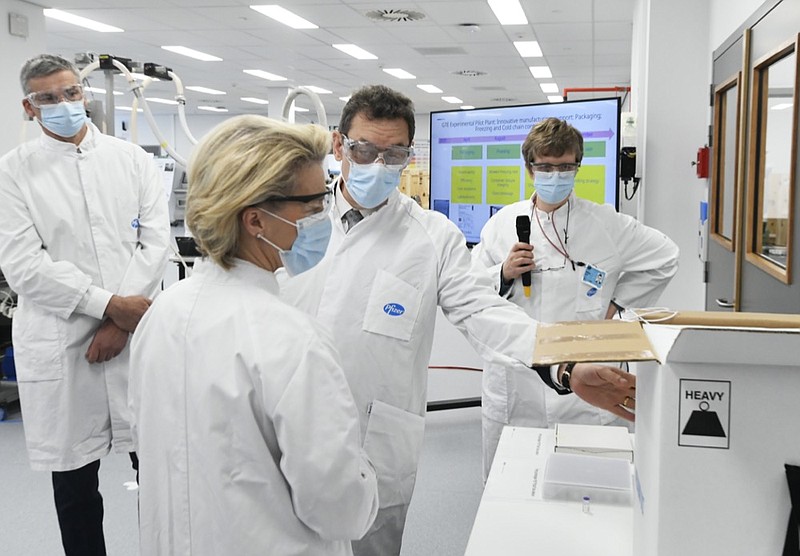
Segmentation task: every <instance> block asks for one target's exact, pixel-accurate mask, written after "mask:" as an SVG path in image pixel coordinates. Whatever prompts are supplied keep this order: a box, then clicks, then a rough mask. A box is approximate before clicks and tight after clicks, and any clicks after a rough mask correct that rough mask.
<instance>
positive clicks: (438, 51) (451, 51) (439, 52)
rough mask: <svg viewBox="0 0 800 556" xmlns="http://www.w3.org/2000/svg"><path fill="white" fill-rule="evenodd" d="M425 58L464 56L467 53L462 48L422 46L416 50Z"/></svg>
mask: <svg viewBox="0 0 800 556" xmlns="http://www.w3.org/2000/svg"><path fill="white" fill-rule="evenodd" d="M414 50H416V51H417V52H419V53H420V54H422V55H423V56H462V55H466V54H467V51H466V50H464V49H463V48H461V47H460V46H421V47H419V48H415V49H414Z"/></svg>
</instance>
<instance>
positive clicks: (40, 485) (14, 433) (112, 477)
mask: <svg viewBox="0 0 800 556" xmlns="http://www.w3.org/2000/svg"><path fill="white" fill-rule="evenodd" d="M426 427H427V428H426V432H425V444H424V448H423V454H422V461H421V463H420V469H419V473H418V476H417V486H416V491H415V493H414V499H413V502H412V504H411V509H410V510H409V515H408V522H407V525H406V533H405V537H404V541H403V552H402V555H403V556H417V555H419V556H430V555H432V554H436V555H437V556H451V555H452V556H461V555H462V554H464V549H465V548H466V545H467V539H468V537H469V532H470V529H471V527H472V522H473V520H474V518H475V513H476V511H477V508H478V503H479V502H480V497H481V492H482V490H483V484H482V482H481V446H480V444H481V438H480V435H481V418H480V408H469V409H457V410H450V411H440V412H435V413H430V414H429V415H428V417H427V425H426ZM133 479H134V473H133V471H132V470H131V468H130V460H129V459H128V456H127V455H121V454H112V455H110V456H108V457H106V458H104V459H103V461H102V464H101V466H100V489H101V492H102V494H103V497H104V499H105V522H104V523H105V535H106V545H107V547H108V554H109V556H136V555H137V554H138V539H137V518H136V491H130V490H128V489H127V487H126V485H125V483H128V482H130V481H132V480H133ZM0 553H2V554H3V555H7V556H51V555H58V554H63V552H62V550H61V542H60V538H59V534H58V524H57V521H56V515H55V510H54V508H53V502H52V488H51V484H50V475H49V473H42V472H34V471H31V469H30V467H29V466H28V461H27V455H26V453H25V440H24V436H23V429H22V423H21V422H20V421H19V415H18V414H17V415H14V414H11V415H10V417H9V420H8V421H4V422H0Z"/></svg>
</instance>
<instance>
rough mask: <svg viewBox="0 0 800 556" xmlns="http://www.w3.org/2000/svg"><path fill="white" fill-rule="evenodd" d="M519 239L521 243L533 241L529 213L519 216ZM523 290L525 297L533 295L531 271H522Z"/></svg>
mask: <svg viewBox="0 0 800 556" xmlns="http://www.w3.org/2000/svg"><path fill="white" fill-rule="evenodd" d="M517 239H518V240H519V242H520V243H530V242H531V219H530V217H529V216H528V215H527V214H521V215H519V216H517ZM522 291H523V292H525V297H530V296H531V272H530V271H528V272H523V273H522Z"/></svg>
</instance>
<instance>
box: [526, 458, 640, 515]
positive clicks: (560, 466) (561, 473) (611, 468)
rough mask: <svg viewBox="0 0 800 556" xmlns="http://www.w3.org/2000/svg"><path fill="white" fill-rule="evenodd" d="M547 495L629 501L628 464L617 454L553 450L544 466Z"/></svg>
mask: <svg viewBox="0 0 800 556" xmlns="http://www.w3.org/2000/svg"><path fill="white" fill-rule="evenodd" d="M542 495H543V497H544V498H546V499H551V500H553V499H555V500H566V501H572V502H581V501H582V500H583V498H584V496H588V497H589V499H590V503H598V504H615V505H628V504H630V503H631V464H630V463H628V462H627V461H625V460H622V459H618V458H604V457H597V456H584V455H576V454H559V453H553V454H550V455H549V456H548V457H547V465H546V466H545V469H544V488H543V489H542Z"/></svg>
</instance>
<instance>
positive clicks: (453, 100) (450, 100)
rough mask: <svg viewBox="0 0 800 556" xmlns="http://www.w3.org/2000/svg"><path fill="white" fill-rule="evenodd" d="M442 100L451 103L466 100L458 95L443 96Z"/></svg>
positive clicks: (460, 102) (459, 102)
mask: <svg viewBox="0 0 800 556" xmlns="http://www.w3.org/2000/svg"><path fill="white" fill-rule="evenodd" d="M442 100H443V101H445V102H449V103H450V104H462V103H463V102H464V101H463V100H461V99H460V98H458V97H442Z"/></svg>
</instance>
